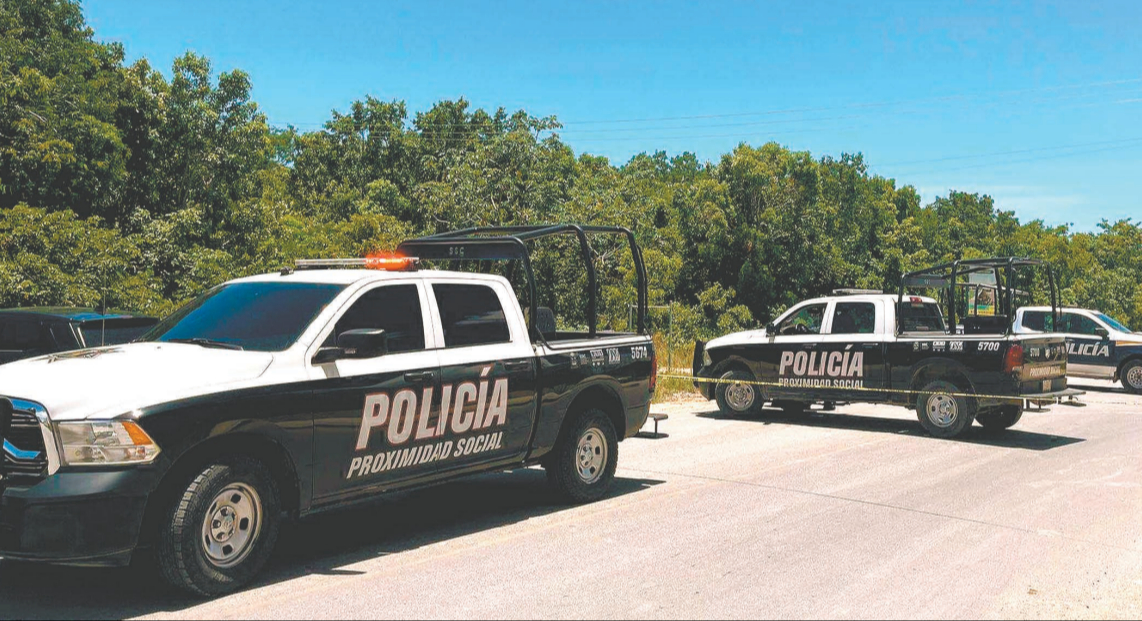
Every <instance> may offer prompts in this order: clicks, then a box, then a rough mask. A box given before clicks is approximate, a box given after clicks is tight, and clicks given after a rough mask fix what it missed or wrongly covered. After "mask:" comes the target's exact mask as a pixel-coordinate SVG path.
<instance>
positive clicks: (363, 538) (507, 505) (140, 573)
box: [0, 469, 662, 619]
mask: <svg viewBox="0 0 1142 621" xmlns="http://www.w3.org/2000/svg"><path fill="white" fill-rule="evenodd" d="M544 477H545V475H544V473H543V471H542V470H536V469H530V470H521V471H516V472H510V473H496V474H486V475H480V476H476V477H472V478H469V479H464V480H461V481H458V482H455V483H449V484H445V485H441V486H438V487H433V488H428V489H423V490H419V491H414V492H407V493H400V494H394V495H392V496H389V497H386V498H384V499H383V500H380V501H378V502H376V503H374V504H370V505H368V506H366V507H361V508H356V509H350V510H345V511H338V512H335V513H329V514H326V515H320V516H317V517H313V518H309V519H306V520H303V521H301V522H299V523H295V524H290V525H288V526H286V527H284V528H283V529H282V533H281V537H280V538H279V539H278V544H277V550H276V551H275V553H274V557H273V558H272V559H271V560H270V562H269V564H268V565H267V566H266V568H265V570H264V571H263V572H262V574H261V576H260V577H259V579H258V580H257V581H255V583H254V584H252V585H251V587H250V588H257V587H260V586H266V585H269V584H275V583H278V582H283V581H286V580H291V579H293V578H298V577H301V576H305V575H308V574H321V575H354V574H357V573H360V572H355V571H349V570H342V569H339V568H340V567H343V566H345V565H349V564H353V563H357V562H360V561H364V560H367V559H371V558H378V557H382V556H387V555H390V554H399V553H401V552H406V551H409V550H414V549H416V548H420V547H423V546H427V545H431V544H434V543H440V542H442V541H448V540H450V539H455V538H459V537H463V536H465V535H469V534H472V533H477V532H481V531H485V530H491V529H494V528H498V527H501V526H506V525H509V524H514V523H516V522H522V521H524V520H527V519H530V518H535V517H539V516H543V515H549V514H552V513H557V512H559V511H563V510H565V509H569V508H570V507H569V506H568V505H566V504H562V503H560V502H559V500H558V499H557V498H556V497H555V495H554V493H553V492H551V491H549V489H548V488H547V486H546V485H545V481H544ZM660 483H662V481H656V480H647V479H631V478H616V479H615V481H614V484H613V486H612V488H611V493H610V497H611V498H614V497H618V496H624V495H627V494H633V493H636V492H639V491H642V490H645V489H649V488H650V487H652V486H655V485H658V484H660ZM156 573H157V572H156V571H155V570H154V569H153V567H152V566H150V565H149V564H146V563H139V564H138V566H137V567H131V568H127V569H82V568H71V567H52V566H48V565H39V564H35V563H20V562H14V561H0V619H95V618H123V617H132V616H138V615H145V614H154V613H160V612H172V611H178V610H183V609H186V608H189V607H191V606H195V605H197V604H201V603H202V600H198V599H193V598H189V597H186V596H184V595H182V594H180V593H179V592H176V591H173V590H171V589H170V588H169V587H167V586H165V584H164V583H163V582H162V581H161V580H160V579H159V578H158V576H157V575H156Z"/></svg>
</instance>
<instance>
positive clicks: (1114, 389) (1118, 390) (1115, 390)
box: [1068, 384, 1138, 398]
mask: <svg viewBox="0 0 1142 621" xmlns="http://www.w3.org/2000/svg"><path fill="white" fill-rule="evenodd" d="M1068 387H1069V388H1074V389H1076V390H1085V391H1087V392H1105V393H1109V394H1112V395H1124V396H1127V397H1137V396H1138V395H1135V394H1134V393H1132V392H1130V391H1129V390H1126V389H1125V388H1123V387H1122V386H1091V385H1089V384H1070V385H1069V386H1068ZM1080 398H1081V397H1080Z"/></svg>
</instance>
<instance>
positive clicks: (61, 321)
mask: <svg viewBox="0 0 1142 621" xmlns="http://www.w3.org/2000/svg"><path fill="white" fill-rule="evenodd" d="M156 323H158V319H156V318H154V317H146V316H142V315H133V314H130V313H117V312H113V311H107V312H103V313H100V312H99V311H95V310H91V309H88V308H10V309H3V310H0V364H4V363H7V362H12V361H14V360H21V359H23V358H32V357H35V356H42V355H45V354H54V353H56V352H62V351H71V350H74V349H84V348H87V347H100V346H102V345H120V344H122V343H127V342H130V341H133V340H135V339H136V338H138V337H140V336H142V335H143V334H144V333H145V332H146V331H147V330H149V329H150V328H151V326H153V325H155V324H156Z"/></svg>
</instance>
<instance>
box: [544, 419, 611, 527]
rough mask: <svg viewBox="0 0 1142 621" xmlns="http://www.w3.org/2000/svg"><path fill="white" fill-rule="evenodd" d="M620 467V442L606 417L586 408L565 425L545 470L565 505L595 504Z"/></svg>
mask: <svg viewBox="0 0 1142 621" xmlns="http://www.w3.org/2000/svg"><path fill="white" fill-rule="evenodd" d="M618 464H619V439H618V435H617V434H616V433H615V426H614V424H613V423H612V422H611V419H610V417H609V416H607V413H606V412H604V411H602V410H600V409H599V408H588V409H586V410H584V411H582V412H580V413H579V414H578V415H577V416H575V417H574V419H572V420H570V421H568V425H567V427H566V428H565V429H564V431H563V433H561V434H560V438H559V442H558V444H557V445H556V446H555V450H554V451H552V456H551V459H549V460H547V462H546V464H545V465H544V468H546V470H547V480H548V482H549V483H550V484H551V486H552V487H553V488H554V489H555V491H556V492H557V493H558V494H559V495H560V496H562V497H563V498H564V499H565V500H567V501H568V502H571V503H574V504H582V503H587V502H594V501H596V500H598V499H600V498H602V497H603V496H604V495H606V493H607V491H608V490H610V487H611V483H612V482H613V481H614V479H615V469H616V468H617V467H618Z"/></svg>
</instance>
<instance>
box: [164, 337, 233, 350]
mask: <svg viewBox="0 0 1142 621" xmlns="http://www.w3.org/2000/svg"><path fill="white" fill-rule="evenodd" d="M169 342H171V343H190V344H191V345H199V346H201V347H213V348H215V349H233V350H236V351H242V346H241V345H235V344H233V343H226V342H223V341H212V340H210V339H171V340H170V341H169Z"/></svg>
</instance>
